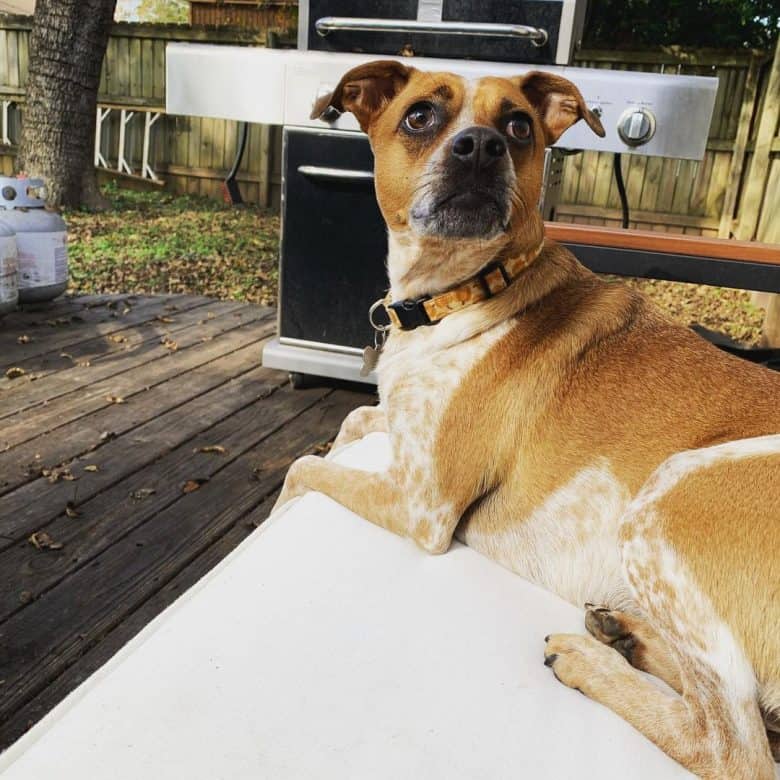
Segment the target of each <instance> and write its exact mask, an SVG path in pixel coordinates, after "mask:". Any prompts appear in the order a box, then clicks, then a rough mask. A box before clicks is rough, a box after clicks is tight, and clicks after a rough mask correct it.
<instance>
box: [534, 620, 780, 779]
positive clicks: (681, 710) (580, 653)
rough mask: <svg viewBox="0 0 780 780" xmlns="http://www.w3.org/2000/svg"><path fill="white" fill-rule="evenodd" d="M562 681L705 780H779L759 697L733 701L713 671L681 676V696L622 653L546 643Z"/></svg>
mask: <svg viewBox="0 0 780 780" xmlns="http://www.w3.org/2000/svg"><path fill="white" fill-rule="evenodd" d="M545 664H546V665H547V666H550V667H551V668H552V670H553V673H554V674H555V676H556V678H557V679H558V680H560V681H561V682H562V683H564V684H565V685H568V686H569V687H570V688H576V689H577V690H579V691H581V692H582V693H584V694H585V695H586V696H588V697H589V698H591V699H594V700H595V701H598V702H600V703H601V704H604V705H605V706H607V707H609V708H610V709H611V710H613V711H614V712H615V713H617V714H618V715H620V716H621V717H622V718H623V719H624V720H626V721H628V722H629V723H630V724H631V725H632V726H634V728H636V729H637V730H638V731H640V732H642V733H643V734H644V735H645V736H646V737H647V738H648V739H650V740H651V741H652V742H654V743H655V744H656V745H658V747H660V748H661V749H662V750H663V751H664V752H666V753H667V754H668V755H670V756H671V757H672V758H674V759H675V760H676V761H678V762H679V763H680V764H682V765H683V766H684V767H686V768H687V769H689V770H691V771H692V772H695V773H696V774H697V775H699V776H700V777H702V778H705V779H706V780H774V778H775V770H774V762H773V760H772V756H771V754H770V751H769V744H768V741H767V737H766V732H765V731H764V728H763V722H762V720H761V714H760V712H759V709H758V705H757V703H756V701H755V698H751V697H750V696H747V697H741V698H734V697H733V695H732V691H730V690H729V683H728V681H726V680H723V679H721V678H720V677H719V674H718V672H716V671H715V670H714V669H713V668H712V667H710V668H702V667H698V668H697V669H696V671H693V669H694V667H693V665H690V669H686V672H689V673H685V672H684V674H683V683H684V687H685V691H684V693H683V695H682V696H677V695H675V694H670V693H666V692H664V691H663V690H661V689H660V688H659V687H658V686H657V685H655V684H654V683H653V682H652V681H651V680H649V679H647V678H646V677H643V676H642V675H641V673H640V672H639V671H637V670H636V669H634V668H633V667H632V666H631V665H630V664H629V663H628V661H626V659H625V658H624V657H623V656H622V655H620V654H619V653H616V652H614V650H612V649H611V648H610V647H609V646H608V645H605V644H602V643H601V642H599V641H598V640H596V639H594V638H593V637H590V636H579V635H574V634H555V635H553V636H550V637H548V638H547V643H546V647H545Z"/></svg>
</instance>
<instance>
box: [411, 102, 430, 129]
mask: <svg viewBox="0 0 780 780" xmlns="http://www.w3.org/2000/svg"><path fill="white" fill-rule="evenodd" d="M435 121H436V112H435V111H434V110H433V106H432V105H431V104H430V103H415V104H414V105H413V106H412V107H411V108H410V109H409V110H408V111H407V112H406V116H405V117H404V127H405V128H406V129H407V130H410V131H411V132H413V133H419V132H420V131H421V130H427V129H428V128H429V127H431V126H432V125H433V123H434V122H435Z"/></svg>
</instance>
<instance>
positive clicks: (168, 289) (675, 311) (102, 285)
mask: <svg viewBox="0 0 780 780" xmlns="http://www.w3.org/2000/svg"><path fill="white" fill-rule="evenodd" d="M104 193H105V194H106V195H107V196H108V198H109V200H110V201H111V204H112V208H111V209H110V210H109V211H107V212H103V213H101V214H90V213H86V212H80V211H72V212H70V213H68V214H66V215H65V218H66V220H67V222H68V229H69V242H70V244H69V255H70V271H71V288H70V291H71V292H74V293H75V292H78V293H107V292H110V293H114V292H135V293H155V292H157V293H159V292H164V293H193V294H200V295H211V296H214V297H216V298H232V299H235V300H240V301H252V302H255V303H262V304H266V305H274V304H275V303H276V287H277V281H278V272H277V252H278V243H279V218H278V216H276V215H274V214H272V213H270V212H268V211H264V210H261V209H257V208H253V207H251V206H249V207H240V208H235V207H231V206H226V205H224V204H222V203H220V202H218V201H215V200H209V199H206V198H201V197H192V196H178V197H177V196H174V195H170V194H167V193H161V192H133V191H130V190H120V189H118V188H117V187H116V186H109V187H107V188H106V189H105V190H104ZM630 283H631V284H633V285H634V286H636V287H638V288H639V289H641V290H643V291H644V292H645V293H647V294H648V295H649V296H650V297H651V298H653V299H654V300H655V301H656V302H657V303H658V304H659V305H660V306H661V307H662V308H663V309H665V310H666V311H667V312H668V313H669V314H670V315H671V316H672V317H674V318H675V319H677V320H678V321H679V322H682V323H683V324H685V325H689V324H691V323H694V322H698V323H700V324H702V325H704V326H706V327H708V328H712V329H713V330H720V331H723V332H725V333H728V334H729V335H730V336H732V338H736V339H739V340H741V341H745V342H747V343H751V344H754V343H756V342H757V341H758V339H759V336H760V333H761V321H762V312H761V311H760V310H759V309H757V308H756V307H755V306H753V304H752V303H751V302H750V294H749V293H747V292H744V291H741V290H728V289H725V288H718V287H706V286H704V285H693V284H675V283H674V282H663V281H656V280H647V279H645V280H631V282H630Z"/></svg>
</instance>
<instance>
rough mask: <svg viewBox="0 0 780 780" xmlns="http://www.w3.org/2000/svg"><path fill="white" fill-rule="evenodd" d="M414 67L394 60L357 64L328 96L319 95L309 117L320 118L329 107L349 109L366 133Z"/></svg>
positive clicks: (407, 79)
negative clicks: (408, 66)
mask: <svg viewBox="0 0 780 780" xmlns="http://www.w3.org/2000/svg"><path fill="white" fill-rule="evenodd" d="M413 72H414V68H407V67H406V65H402V64H401V63H400V62H396V61H395V60H377V61H376V62H367V63H366V64H365V65H358V67H357V68H353V69H352V70H351V71H349V72H348V73H345V74H344V75H343V76H342V78H341V81H340V82H339V85H338V86H337V87H336V89H334V90H333V92H332V93H331V94H330V95H323V96H322V97H321V98H319V99H318V100H317V102H316V103H315V104H314V108H313V109H312V112H311V118H312V119H320V118H322V117H323V115H324V114H325V113H326V112H327V109H328V108H329V107H333V108H335V109H336V110H337V111H341V112H342V113H343V112H344V111H351V112H352V113H353V114H354V115H355V117H356V118H357V121H358V122H359V123H360V127H361V129H362V130H363V131H364V132H366V131H367V130H368V127H369V126H370V125H371V123H372V122H373V121H374V120H375V119H376V118H377V117H378V116H379V115H380V114H381V113H382V111H384V109H385V108H386V107H387V104H388V103H389V102H390V101H391V100H392V99H393V98H394V97H395V96H396V95H397V94H398V93H399V92H400V91H401V90H402V89H403V87H404V86H405V85H406V82H407V81H409V77H410V76H411V75H412V73H413Z"/></svg>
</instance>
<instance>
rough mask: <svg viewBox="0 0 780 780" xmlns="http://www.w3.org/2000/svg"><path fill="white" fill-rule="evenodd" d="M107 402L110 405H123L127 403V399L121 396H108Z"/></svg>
mask: <svg viewBox="0 0 780 780" xmlns="http://www.w3.org/2000/svg"><path fill="white" fill-rule="evenodd" d="M106 401H108V402H109V403H110V404H123V403H126V402H125V399H124V398H122V396H121V395H107V396H106Z"/></svg>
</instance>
